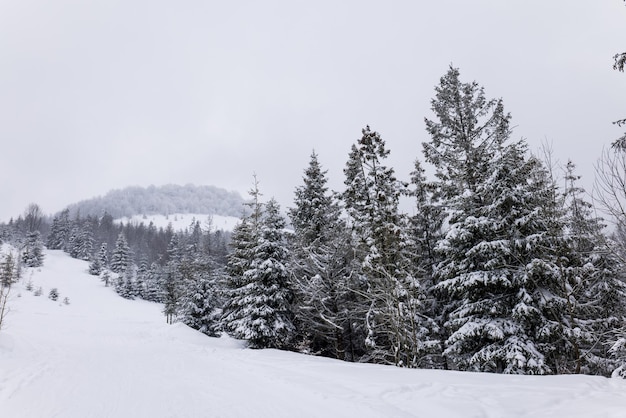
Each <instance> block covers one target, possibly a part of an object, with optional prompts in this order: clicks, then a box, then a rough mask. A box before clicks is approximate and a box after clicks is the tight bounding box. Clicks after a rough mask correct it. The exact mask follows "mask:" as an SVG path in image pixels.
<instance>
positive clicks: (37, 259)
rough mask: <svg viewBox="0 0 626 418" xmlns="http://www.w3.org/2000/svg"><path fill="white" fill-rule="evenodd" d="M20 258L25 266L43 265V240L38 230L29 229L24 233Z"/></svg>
mask: <svg viewBox="0 0 626 418" xmlns="http://www.w3.org/2000/svg"><path fill="white" fill-rule="evenodd" d="M21 258H22V263H24V265H25V266H27V267H41V266H43V260H44V254H43V241H42V240H41V234H40V233H39V231H31V232H29V233H28V234H27V235H26V241H25V242H24V248H23V249H22V255H21Z"/></svg>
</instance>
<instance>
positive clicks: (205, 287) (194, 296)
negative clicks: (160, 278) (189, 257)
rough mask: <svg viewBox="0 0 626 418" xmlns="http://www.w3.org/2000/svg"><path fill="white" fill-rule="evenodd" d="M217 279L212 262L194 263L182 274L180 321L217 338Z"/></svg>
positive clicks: (218, 300) (219, 312) (218, 318)
mask: <svg viewBox="0 0 626 418" xmlns="http://www.w3.org/2000/svg"><path fill="white" fill-rule="evenodd" d="M219 278H220V275H219V270H218V269H217V266H215V265H214V264H213V263H212V262H207V263H202V264H200V263H195V264H194V265H193V266H191V268H190V269H188V271H187V274H183V291H182V296H181V302H180V305H181V321H182V322H183V323H184V324H186V325H188V326H190V327H191V328H193V329H197V330H198V331H200V332H202V333H203V334H206V335H209V336H211V337H216V336H218V335H219V332H220V329H221V328H220V316H221V309H220V303H221V301H220V298H219V287H218V281H219Z"/></svg>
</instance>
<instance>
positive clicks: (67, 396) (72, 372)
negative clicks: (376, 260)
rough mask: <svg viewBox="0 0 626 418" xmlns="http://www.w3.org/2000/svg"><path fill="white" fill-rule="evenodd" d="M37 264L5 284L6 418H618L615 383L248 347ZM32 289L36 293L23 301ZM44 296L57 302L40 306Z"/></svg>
mask: <svg viewBox="0 0 626 418" xmlns="http://www.w3.org/2000/svg"><path fill="white" fill-rule="evenodd" d="M45 254H46V259H45V265H44V267H42V268H39V269H34V270H26V271H25V272H24V278H23V279H22V282H20V283H18V284H17V285H15V286H14V288H13V290H12V297H11V300H10V309H11V310H10V312H9V314H8V316H7V317H6V325H5V327H4V328H3V329H2V330H0V416H1V417H3V418H30V417H33V418H35V417H36V418H42V417H64V418H90V417H92V418H95V417H115V418H124V417H133V418H134V417H150V418H154V417H253V416H254V417H274V418H279V417H285V418H287V417H289V418H292V417H295V418H304V417H377V418H378V417H425V418H429V417H484V418H503V417H527V418H530V417H533V418H537V417H568V418H575V417H609V418H610V417H615V418H618V417H620V418H622V417H625V416H626V381H624V380H620V379H606V378H602V377H592V376H504V375H496V374H486V373H484V374H483V373H463V372H451V371H440V370H408V369H400V368H396V367H392V366H381V365H371V364H353V363H346V362H341V361H336V360H330V359H324V358H319V357H313V356H307V355H303V354H296V353H290V352H281V351H277V350H251V349H246V348H244V344H243V343H242V342H240V341H237V340H234V339H231V338H229V337H226V336H223V337H222V338H210V337H206V336H204V335H202V334H200V333H198V332H196V331H194V330H192V329H190V328H188V327H186V326H185V325H182V324H174V325H167V324H166V323H165V318H164V317H163V315H162V314H161V308H162V307H161V305H159V304H155V303H150V302H145V301H140V300H136V301H129V300H125V299H122V298H121V297H119V296H117V295H116V294H115V293H114V292H113V290H112V289H111V288H105V287H104V285H103V284H102V283H101V282H100V281H99V280H98V278H97V277H95V276H90V275H88V274H87V273H86V270H87V263H86V262H84V261H79V260H74V259H71V258H69V257H68V256H67V255H65V254H64V253H62V252H61V251H46V253H45ZM29 279H32V282H33V284H34V286H35V288H37V287H39V286H41V287H42V288H43V295H41V296H38V297H37V296H35V295H34V294H33V292H29V291H27V290H25V284H26V282H28V280H29ZM53 287H57V288H58V290H59V293H60V298H59V300H58V301H57V302H53V301H52V300H50V299H48V297H47V295H48V292H49V291H50V289H51V288H53ZM65 297H67V298H69V301H70V304H69V305H65V304H63V303H62V300H63V299H64V298H65Z"/></svg>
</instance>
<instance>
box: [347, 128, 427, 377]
mask: <svg viewBox="0 0 626 418" xmlns="http://www.w3.org/2000/svg"><path fill="white" fill-rule="evenodd" d="M362 133H363V135H362V137H361V138H360V139H359V140H358V143H357V144H355V145H353V146H352V149H351V152H350V154H349V159H348V162H347V164H346V168H345V169H344V173H345V175H346V179H345V182H344V183H345V185H346V190H345V191H344V193H343V202H344V204H345V208H346V211H347V213H348V215H349V217H350V222H351V226H352V229H353V232H354V234H355V236H356V240H357V244H356V246H355V253H356V257H357V259H358V260H359V261H360V264H361V265H360V272H355V273H356V274H359V275H360V276H361V280H362V282H363V283H364V284H365V286H366V292H365V293H364V294H363V296H364V297H365V298H366V299H367V301H368V305H369V306H367V307H366V313H365V322H366V326H367V331H368V335H367V337H366V344H367V345H368V347H369V349H370V350H369V351H370V352H369V355H370V358H371V360H372V361H376V362H385V363H392V364H396V365H399V366H405V367H416V366H417V363H418V361H419V358H420V357H421V355H422V354H423V353H422V348H423V340H424V330H425V328H424V327H423V326H422V325H423V324H422V320H421V316H420V314H421V309H422V306H421V299H423V293H422V291H421V287H420V284H419V281H418V279H417V278H416V277H415V276H414V272H413V269H412V263H411V260H410V257H409V254H408V250H409V247H408V244H409V239H408V236H407V234H406V229H407V223H406V219H405V218H404V217H403V216H401V215H400V213H399V211H398V204H399V199H400V195H401V193H402V192H403V191H404V185H403V184H401V183H400V182H399V181H398V180H397V179H396V178H395V174H394V170H393V169H392V168H389V167H387V166H386V165H385V164H384V162H385V159H386V158H387V156H388V155H389V151H388V150H387V149H386V148H385V142H384V141H383V140H382V138H381V137H380V135H379V134H378V133H377V132H375V131H371V130H370V128H369V126H367V127H366V128H365V129H363V131H362ZM364 308H365V307H364Z"/></svg>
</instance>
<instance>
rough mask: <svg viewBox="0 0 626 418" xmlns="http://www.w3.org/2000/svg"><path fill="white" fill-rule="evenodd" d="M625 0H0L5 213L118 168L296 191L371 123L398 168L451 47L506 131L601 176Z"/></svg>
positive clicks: (62, 199) (122, 181)
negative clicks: (507, 115)
mask: <svg viewBox="0 0 626 418" xmlns="http://www.w3.org/2000/svg"><path fill="white" fill-rule="evenodd" d="M625 35H626V6H624V3H623V2H622V1H620V0H568V1H565V0H490V1H489V0H473V1H468V0H440V1H425V0H413V1H409V0H407V1H400V0H389V1H364V0H358V1H357V0H354V1H353V0H350V1H347V0H346V1H340V0H335V1H326V0H317V1H310V0H309V1H297V0H282V1H279V0H265V1H208V0H205V1H201V0H181V1H171V0H168V1H163V0H149V1H148V0H135V1H133V0H123V1H122V0H102V1H86V0H74V1H72V0H55V1H44V0H0V141H1V144H2V147H1V149H0V174H1V180H0V196H1V197H2V203H1V204H0V220H5V221H6V220H8V218H9V217H11V216H16V215H18V214H20V213H22V211H23V210H24V208H25V207H26V206H27V204H28V203H30V202H37V203H39V205H40V206H42V208H43V210H44V212H46V213H53V212H55V211H58V210H60V209H62V208H63V207H64V206H66V205H67V204H69V203H72V202H75V201H77V200H81V199H86V198H90V197H94V196H97V195H102V194H104V193H106V192H107V191H108V190H110V189H113V188H121V187H125V186H128V185H140V186H148V185H150V184H154V185H162V184H167V183H177V184H187V183H194V184H198V185H200V184H212V185H216V186H220V187H224V188H227V189H232V190H237V191H240V192H241V193H242V194H245V192H246V191H247V190H248V189H249V188H250V186H251V184H252V174H253V172H256V174H257V176H258V178H259V181H260V188H261V191H262V192H263V193H264V195H265V197H267V198H269V197H270V196H276V197H277V199H278V200H279V202H280V203H281V204H282V205H283V206H290V205H291V203H292V197H293V190H294V188H295V187H296V186H297V185H299V184H300V183H301V177H302V172H303V170H304V168H305V167H306V165H307V163H308V160H309V155H310V153H311V150H312V149H313V148H315V150H316V151H317V152H318V154H319V158H320V161H321V163H322V164H323V165H324V167H325V168H326V169H328V170H329V178H330V183H331V187H333V188H334V189H337V190H339V189H341V188H342V186H343V172H342V170H343V167H344V164H345V161H346V158H347V155H348V152H349V149H350V146H351V144H352V143H354V142H355V141H356V140H357V139H358V138H359V137H360V130H361V128H363V127H364V126H365V125H366V124H369V125H370V126H371V127H372V129H374V130H377V131H379V132H380V133H381V135H382V137H383V139H385V140H386V142H387V145H388V147H389V149H390V150H391V157H390V163H391V164H392V165H393V166H394V167H395V169H396V171H397V173H398V176H399V177H401V178H402V177H404V178H408V173H409V172H410V171H411V168H412V162H413V160H414V159H415V158H418V157H420V158H421V149H422V146H421V143H422V142H423V141H427V140H428V136H427V134H426V132H425V129H424V121H423V120H424V117H427V116H430V115H431V113H430V99H431V97H432V96H433V92H434V90H433V89H434V86H435V85H436V84H437V83H438V81H439V78H440V77H441V76H442V75H443V74H444V73H445V72H446V70H447V68H448V66H449V65H450V64H451V63H452V64H453V65H454V66H457V67H459V68H460V71H461V77H462V79H463V80H465V81H472V80H476V81H478V82H479V83H480V84H481V85H483V86H484V87H485V89H486V93H487V96H488V97H502V98H503V99H504V104H505V108H506V110H507V111H509V112H511V113H512V116H513V125H514V126H515V130H514V133H513V135H514V138H520V137H525V138H527V139H528V141H529V143H530V144H531V148H538V147H539V145H540V144H541V142H542V141H544V140H547V141H548V142H551V143H552V146H553V148H554V150H555V154H556V156H557V157H558V158H559V159H560V160H566V159H567V158H572V159H573V160H574V161H575V162H576V163H577V164H578V166H579V169H580V172H581V174H583V176H585V177H586V178H587V183H586V184H590V177H591V176H593V164H594V162H595V160H596V159H597V158H598V157H599V156H600V154H601V151H602V148H603V147H605V146H607V145H608V144H610V143H611V141H613V140H614V139H616V138H617V137H618V136H619V135H620V132H621V130H620V129H619V128H617V127H615V126H613V125H612V124H611V121H613V120H616V119H619V118H623V117H626V106H625V101H626V95H625V94H624V93H625V92H626V74H621V73H618V72H616V71H613V70H612V56H613V55H614V54H615V53H617V52H621V51H624V50H626V36H625Z"/></svg>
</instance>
